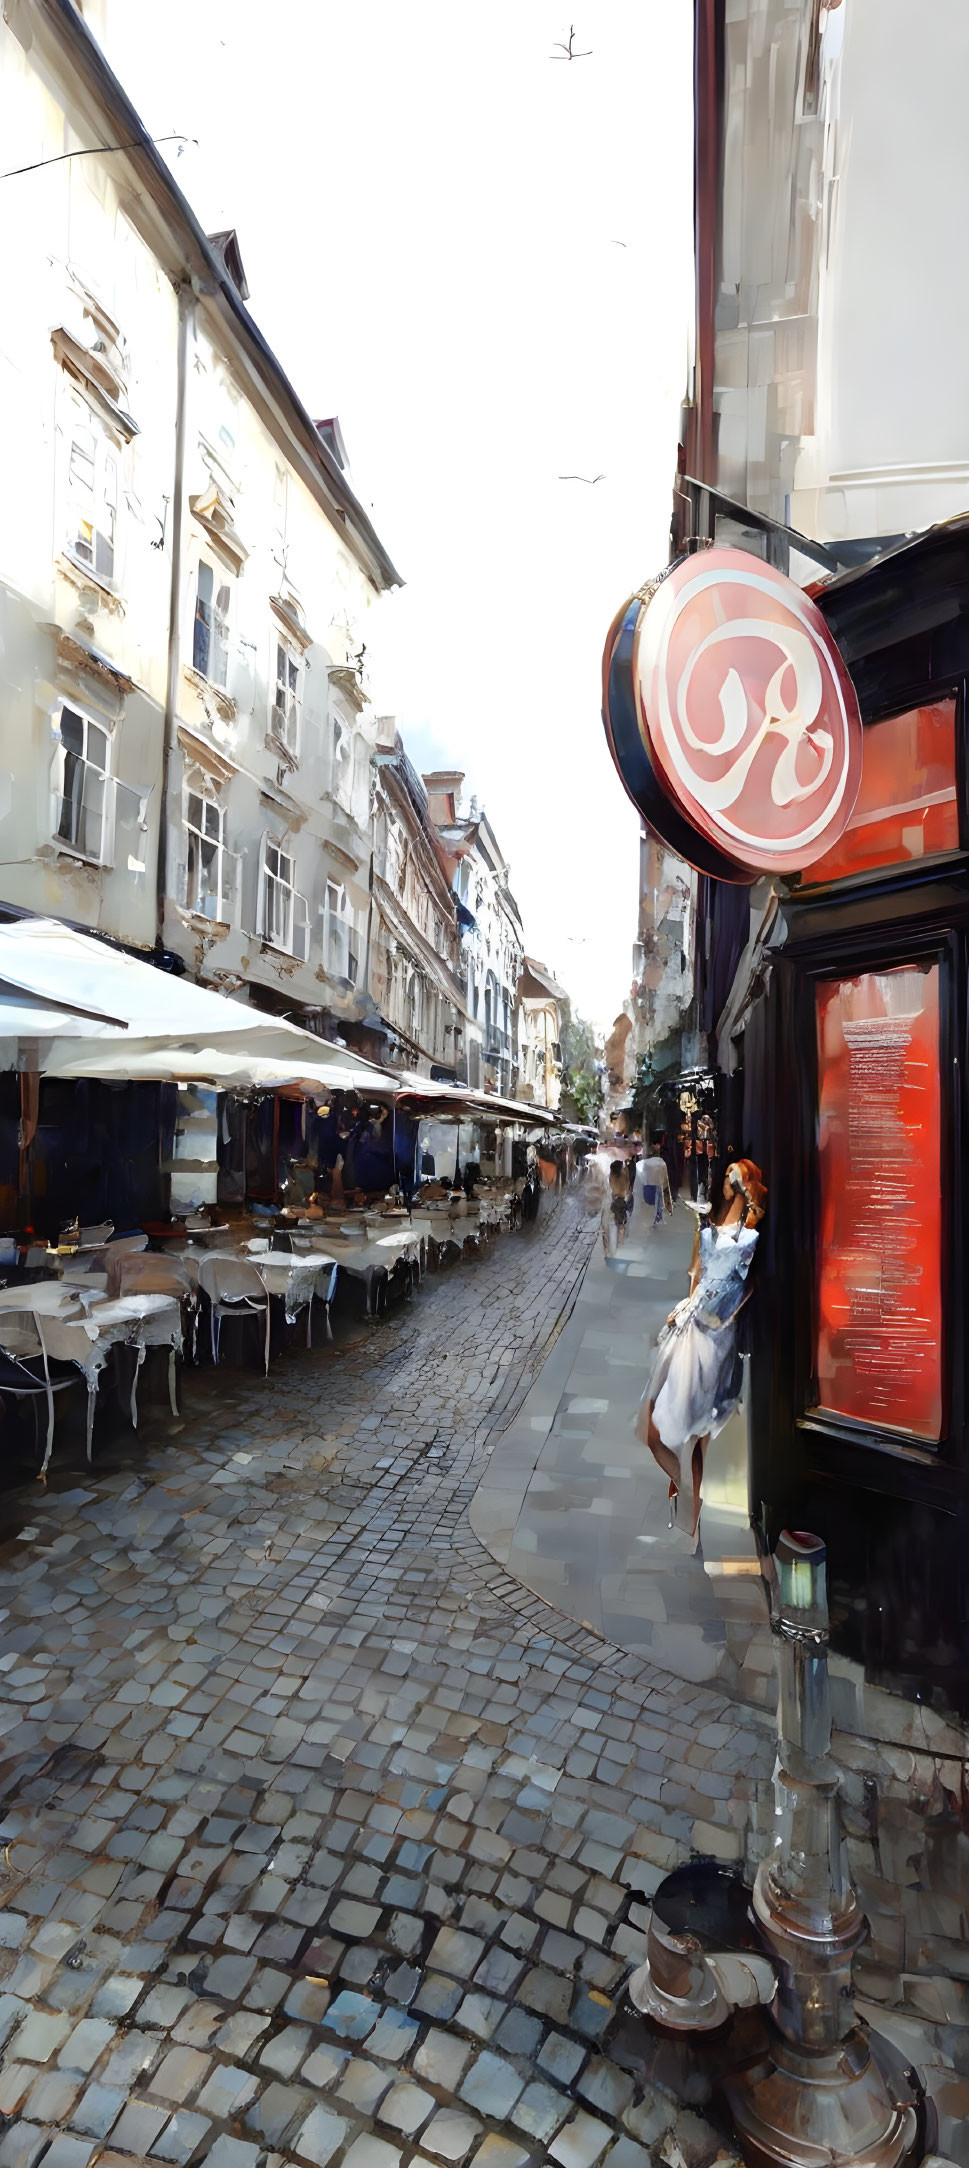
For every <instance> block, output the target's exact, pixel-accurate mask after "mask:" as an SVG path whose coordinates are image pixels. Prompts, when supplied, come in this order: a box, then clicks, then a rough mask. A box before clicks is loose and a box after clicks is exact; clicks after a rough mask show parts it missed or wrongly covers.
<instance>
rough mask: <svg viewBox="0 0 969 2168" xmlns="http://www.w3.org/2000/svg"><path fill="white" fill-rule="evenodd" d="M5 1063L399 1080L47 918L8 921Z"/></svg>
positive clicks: (378, 1090) (379, 1087)
mask: <svg viewBox="0 0 969 2168" xmlns="http://www.w3.org/2000/svg"><path fill="white" fill-rule="evenodd" d="M0 1067H3V1068H7V1069H20V1070H25V1069H29V1070H35V1071H40V1072H41V1073H42V1074H44V1075H47V1076H60V1077H90V1078H101V1079H103V1080H104V1081H105V1082H118V1083H120V1082H147V1083H197V1084H203V1085H204V1084H208V1085H210V1086H214V1087H215V1088H216V1089H218V1090H220V1091H233V1090H235V1091H246V1090H252V1089H262V1090H266V1091H271V1090H285V1089H287V1088H288V1089H292V1090H295V1091H300V1090H304V1091H306V1092H307V1094H309V1095H313V1096H315V1095H317V1094H324V1093H326V1092H330V1091H337V1090H341V1089H342V1090H346V1091H355V1092H372V1093H373V1094H374V1095H375V1096H376V1097H380V1098H385V1097H387V1096H388V1094H390V1093H393V1092H395V1091H396V1090H397V1085H398V1079H397V1078H396V1077H395V1076H393V1075H391V1074H388V1072H387V1071H385V1070H382V1069H378V1068H376V1067H375V1066H374V1065H373V1064H372V1063H370V1062H367V1061H365V1060H364V1059H363V1057H362V1056H361V1055H359V1054H353V1053H350V1052H348V1051H347V1050H346V1049H344V1048H343V1047H337V1046H331V1045H330V1044H329V1043H328V1042H327V1041H326V1040H323V1039H318V1038H316V1037H315V1035H314V1034H313V1033H312V1032H310V1031H303V1030H302V1029H301V1028H300V1026H299V1025H298V1024H290V1023H288V1022H286V1020H285V1019H284V1018H282V1017H277V1016H266V1015H264V1014H263V1012H262V1011H261V1010H260V1009H255V1008H250V1007H249V1006H248V1004H247V1003H245V1002H242V1001H235V1000H233V999H231V998H230V997H229V996H228V995H227V994H220V993H216V992H214V991H213V990H212V989H211V988H208V987H204V986H196V985H194V984H193V983H192V981H191V980H189V979H184V978H177V977H175V975H174V974H173V973H171V972H167V971H161V970H158V969H157V968H156V967H155V966H154V965H152V964H150V963H145V962H143V961H142V960H141V959H140V958H139V957H136V956H128V955H125V954H124V952H123V951H122V950H120V949H115V948H110V947H109V946H108V945H107V943H106V942H103V941H98V940H96V939H94V938H93V937H92V936H91V935H89V934H82V933H77V932H75V931H74V930H73V928H71V927H69V926H62V925H60V924H58V923H57V921H56V920H54V919H43V918H33V919H29V918H28V919H17V920H15V921H14V922H13V923H12V924H10V925H6V926H0Z"/></svg>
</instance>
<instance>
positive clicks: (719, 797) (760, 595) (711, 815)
mask: <svg viewBox="0 0 969 2168" xmlns="http://www.w3.org/2000/svg"><path fill="white" fill-rule="evenodd" d="M632 675H633V682H634V688H635V691H636V694H637V698H638V704H639V726H640V730H641V732H642V736H643V741H644V744H645V745H646V747H647V748H648V751H649V753H650V756H651V759H652V761H653V765H654V767H655V768H657V769H658V770H659V772H660V774H661V776H662V780H663V782H664V784H665V787H666V789H667V791H668V793H669V795H670V797H671V798H672V799H673V802H674V804H676V805H677V806H678V807H679V808H680V810H681V812H682V813H683V814H684V815H685V816H686V819H687V820H688V821H689V823H690V825H691V826H692V827H693V828H695V829H697V830H698V832H699V834H700V835H701V836H704V837H705V838H706V839H707V842H708V843H711V844H713V846H714V848H715V849H716V850H718V851H722V852H723V853H724V855H725V856H726V857H727V858H729V859H731V860H732V861H733V863H734V865H735V866H739V867H742V868H743V869H745V870H746V871H747V872H749V873H794V872H797V871H799V869H800V868H801V867H803V866H809V865H811V864H812V862H813V860H814V859H816V858H820V857H821V856H822V854H823V853H824V852H825V851H826V850H828V849H830V847H831V845H832V844H833V843H836V842H837V840H838V837H839V836H840V835H841V834H842V832H843V830H844V829H845V828H846V827H847V824H848V821H849V820H850V818H851V815H852V812H853V811H854V805H855V800H856V798H857V796H858V787H859V784H860V782H861V747H862V723H861V716H860V714H859V711H858V702H857V699H856V697H855V691H854V687H853V685H852V683H851V680H850V678H849V676H848V673H847V670H846V669H845V666H844V664H843V662H842V660H841V657H840V655H839V653H838V650H837V648H836V646H835V644H834V641H833V640H832V638H831V634H830V633H829V631H828V628H827V626H826V624H825V622H824V619H823V617H822V615H821V612H820V610H819V609H818V608H817V606H816V604H815V603H813V602H812V601H811V600H810V597H809V596H807V595H805V594H804V593H803V592H802V590H801V589H800V588H799V587H796V586H795V584H794V582H793V580H789V579H787V578H786V577H785V575H784V574H783V573H782V572H778V571H776V570H775V569H774V567H773V565H767V564H764V563H762V562H761V560H760V559H759V558H755V557H750V556H748V555H747V553H746V552H745V551H743V550H733V549H709V550H700V551H698V552H697V553H696V555H694V556H690V557H684V558H680V560H679V561H678V562H677V563H676V564H674V565H673V566H672V567H671V569H670V571H669V573H668V574H667V576H666V578H665V579H663V580H662V581H661V582H660V584H659V586H658V587H657V588H656V589H655V591H654V593H653V595H652V597H651V599H650V601H649V603H648V604H647V605H646V607H645V608H644V609H643V611H642V613H641V615H640V618H639V622H638V625H637V628H636V635H635V639H634V643H633V656H632Z"/></svg>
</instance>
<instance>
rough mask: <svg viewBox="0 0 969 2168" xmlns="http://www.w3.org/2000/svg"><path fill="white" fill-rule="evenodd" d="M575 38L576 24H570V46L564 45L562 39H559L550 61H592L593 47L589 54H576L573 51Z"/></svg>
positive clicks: (550, 55)
mask: <svg viewBox="0 0 969 2168" xmlns="http://www.w3.org/2000/svg"><path fill="white" fill-rule="evenodd" d="M574 36H575V24H574V23H570V24H569V42H568V44H567V45H563V44H562V41H561V39H560V38H557V39H556V41H555V51H554V53H550V54H549V56H548V57H549V59H550V60H591V58H592V47H591V46H590V47H589V50H588V52H586V53H576V52H573V50H572V40H573V38H574Z"/></svg>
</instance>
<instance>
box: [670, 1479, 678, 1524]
mask: <svg viewBox="0 0 969 2168" xmlns="http://www.w3.org/2000/svg"><path fill="white" fill-rule="evenodd" d="M679 1502H680V1494H679V1491H678V1490H677V1488H676V1484H675V1483H671V1484H670V1527H671V1528H675V1527H676V1509H677V1506H678V1505H679Z"/></svg>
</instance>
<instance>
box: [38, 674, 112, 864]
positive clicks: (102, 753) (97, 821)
mask: <svg viewBox="0 0 969 2168" xmlns="http://www.w3.org/2000/svg"><path fill="white" fill-rule="evenodd" d="M57 731H58V743H57V747H56V750H55V753H54V760H53V765H52V769H51V795H52V800H53V804H52V820H51V829H52V833H53V835H54V838H55V840H56V841H57V842H58V843H62V844H63V845H64V846H65V848H66V849H67V850H70V851H76V852H77V853H78V855H79V856H80V857H81V858H90V859H93V860H94V862H95V863H96V864H97V865H106V864H108V863H109V861H110V852H111V846H112V841H113V838H112V832H111V831H112V819H113V811H114V789H113V784H112V780H111V737H110V732H109V731H108V729H107V728H106V726H105V724H104V723H99V722H97V721H96V720H95V719H94V717H93V716H90V715H85V714H83V713H82V711H81V710H80V709H79V708H72V707H67V706H64V707H62V708H61V710H60V716H59V719H58V723H57Z"/></svg>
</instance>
